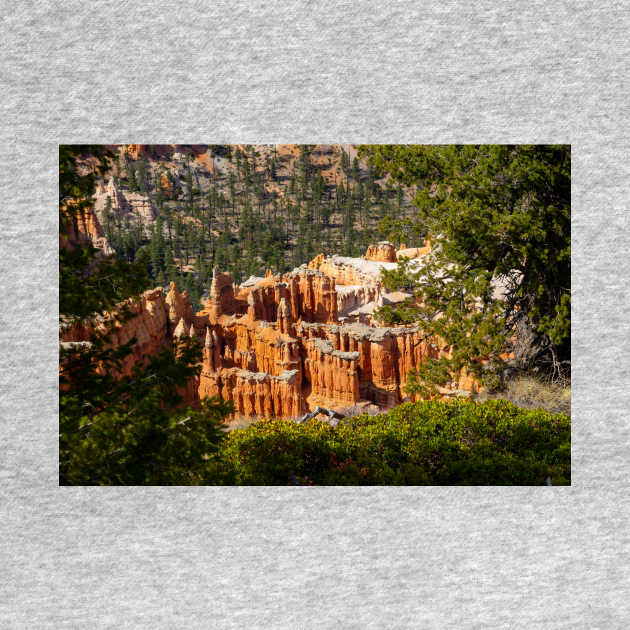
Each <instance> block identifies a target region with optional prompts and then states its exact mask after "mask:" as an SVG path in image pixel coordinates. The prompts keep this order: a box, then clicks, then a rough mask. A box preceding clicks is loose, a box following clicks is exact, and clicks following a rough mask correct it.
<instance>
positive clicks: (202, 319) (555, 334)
mask: <svg viewBox="0 0 630 630" xmlns="http://www.w3.org/2000/svg"><path fill="white" fill-rule="evenodd" d="M59 483H60V485H131V486H138V485H158V486H161V485H228V486H235V485H270V486H271V485H289V486H302V485H305V486H320V485H332V486H338V485H412V486H415V485H429V486H438V485H439V486H443V485H477V486H487V485H521V486H523V485H525V486H531V485H543V486H544V485H547V486H549V485H570V484H571V147H570V145H470V144H466V145H422V144H415V145H414V144H409V145H380V144H379V145H376V144H374V145H361V144H356V145H355V144H310V145H306V144H277V145H270V144H268V145H263V144H258V145H256V144H232V145H219V144H198V145H172V144H154V145H152V144H125V145H78V144H62V145H59Z"/></svg>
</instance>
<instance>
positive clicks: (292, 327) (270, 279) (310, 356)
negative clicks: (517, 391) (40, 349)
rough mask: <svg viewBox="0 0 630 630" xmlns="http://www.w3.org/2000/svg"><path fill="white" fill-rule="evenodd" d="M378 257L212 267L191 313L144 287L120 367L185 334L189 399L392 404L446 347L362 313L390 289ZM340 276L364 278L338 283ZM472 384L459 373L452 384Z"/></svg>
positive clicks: (119, 338)
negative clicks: (277, 270) (416, 370)
mask: <svg viewBox="0 0 630 630" xmlns="http://www.w3.org/2000/svg"><path fill="white" fill-rule="evenodd" d="M375 264H377V263H376V262H375V261H367V260H365V259H350V258H344V259H342V258H340V257H334V256H333V257H330V258H324V257H321V256H320V257H318V258H317V259H315V260H314V261H312V263H311V265H309V266H306V265H304V266H302V267H298V268H296V269H294V270H293V271H292V272H290V273H286V274H282V275H276V276H274V275H272V274H271V273H268V274H267V275H266V276H265V277H264V278H252V279H250V281H248V282H246V283H244V284H243V285H241V286H240V287H239V286H234V284H233V282H232V278H231V276H230V275H229V274H227V273H222V272H220V271H219V270H218V269H215V270H214V272H213V279H212V285H211V287H210V295H209V299H208V300H207V302H206V305H205V308H204V309H202V310H201V311H199V312H198V313H193V311H192V308H191V305H190V300H189V297H188V295H187V293H186V292H184V293H180V292H179V291H178V290H177V288H176V287H175V285H174V284H171V286H170V290H169V291H168V294H166V295H165V294H164V291H163V290H162V289H161V288H158V289H154V290H152V291H147V292H146V293H144V294H143V295H142V296H141V298H140V299H139V300H137V301H135V302H129V303H128V304H127V306H128V307H129V308H130V309H131V311H132V313H133V314H134V315H135V316H134V317H132V318H130V319H127V320H125V321H124V322H122V323H120V324H116V328H115V331H114V336H113V343H114V344H122V343H125V342H127V341H129V340H130V339H132V338H133V337H135V338H136V343H135V346H134V353H133V355H132V356H130V357H128V359H127V361H126V362H125V364H124V366H123V370H122V373H123V374H129V373H130V371H131V369H132V367H133V364H134V363H135V362H137V361H144V360H146V359H147V357H148V356H150V355H153V354H156V353H157V352H159V350H160V349H161V348H162V347H164V346H165V345H168V344H171V343H173V341H174V340H177V339H182V338H185V337H186V336H191V337H197V338H198V339H199V340H200V342H201V343H202V344H203V360H202V364H201V371H200V375H199V377H198V378H197V379H195V380H193V381H191V383H190V384H189V387H188V388H187V389H186V391H185V392H184V394H185V397H186V399H187V401H188V402H194V401H195V400H197V399H199V398H203V397H206V396H222V397H223V398H224V399H225V400H231V401H233V403H234V408H235V413H236V414H237V415H239V416H248V417H251V416H276V417H288V418H297V417H301V416H303V415H304V414H305V413H306V412H307V411H308V410H309V409H314V408H315V407H317V406H322V407H325V408H326V409H329V410H330V409H332V410H339V411H343V410H344V409H349V408H354V409H358V408H363V407H368V406H372V407H374V406H376V407H378V408H388V407H391V406H393V405H396V404H398V403H400V402H401V401H402V400H403V399H404V398H405V393H404V386H405V384H406V381H407V374H408V372H409V370H410V369H412V368H413V367H415V366H417V365H419V364H420V363H421V362H422V361H423V360H424V359H425V358H426V357H427V356H430V357H434V358H437V357H439V356H440V354H441V353H448V350H449V349H448V348H446V347H439V346H438V345H436V344H435V342H433V343H430V342H429V340H427V339H425V337H424V336H423V334H422V332H421V330H419V329H418V327H416V326H400V327H386V326H379V325H378V324H377V323H375V322H373V321H371V318H369V317H364V315H365V313H368V312H369V311H370V309H372V310H373V309H374V308H376V306H377V305H379V304H380V303H384V302H386V301H387V299H388V295H389V296H392V295H393V294H387V293H385V292H384V291H383V288H382V286H381V285H380V281H379V277H378V274H376V273H374V270H373V269H372V268H371V267H370V265H375ZM378 264H379V265H383V264H392V263H378ZM366 265H367V266H366ZM324 269H326V270H331V269H332V270H333V271H334V272H335V275H334V276H331V275H328V274H327V273H325V272H324V271H323V270H324ZM346 277H351V279H352V280H353V281H354V282H356V281H357V280H361V281H362V283H360V284H350V285H347V284H343V283H342V282H343V280H344V279H345V278H346ZM405 295H406V294H405ZM406 297H408V296H406ZM90 325H91V326H92V327H98V326H103V322H100V323H99V322H92V323H91V324H90ZM90 334H91V330H90V329H89V326H87V327H86V326H83V327H81V328H77V327H74V328H71V329H69V330H66V331H64V333H63V334H62V341H63V342H66V343H68V342H73V343H81V342H87V341H89V339H90ZM471 386H472V383H471V382H464V381H462V382H460V383H453V387H452V389H453V390H459V389H462V388H463V387H471Z"/></svg>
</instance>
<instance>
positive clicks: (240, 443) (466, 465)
mask: <svg viewBox="0 0 630 630" xmlns="http://www.w3.org/2000/svg"><path fill="white" fill-rule="evenodd" d="M570 433H571V425H570V420H569V418H567V417H566V416H563V415H560V414H558V415H552V414H550V413H548V412H545V411H539V410H536V411H531V410H528V411H526V410H523V409H519V408H518V407H516V406H515V405H513V404H512V403H509V402H507V401H503V400H493V401H488V402H485V403H482V404H479V403H474V402H469V401H450V402H434V401H431V402H428V401H425V402H421V403H405V404H403V405H400V406H399V407H397V408H395V409H393V410H392V411H390V412H388V413H386V414H382V415H379V416H372V417H370V416H358V417H356V418H352V419H349V420H348V421H347V422H343V423H341V424H339V425H337V426H335V427H331V426H330V425H328V424H326V423H324V422H318V421H315V420H311V421H309V422H308V423H306V424H297V423H294V422H292V421H287V420H263V421H259V422H257V423H255V424H253V425H251V426H249V427H248V428H247V429H241V430H237V431H233V432H232V433H230V436H229V438H228V440H226V441H225V442H224V443H223V445H222V446H221V449H220V458H221V459H223V460H224V462H225V466H226V467H227V468H231V469H232V473H231V474H232V475H233V482H234V483H237V484H246V485H258V484H261V485H263V484H264V485H273V484H279V485H282V484H292V483H293V484H300V485H301V484H318V485H319V484H323V485H454V484H466V485H541V484H545V482H546V479H547V477H550V478H551V482H552V483H553V484H555V485H563V484H569V483H570V481H571V448H570Z"/></svg>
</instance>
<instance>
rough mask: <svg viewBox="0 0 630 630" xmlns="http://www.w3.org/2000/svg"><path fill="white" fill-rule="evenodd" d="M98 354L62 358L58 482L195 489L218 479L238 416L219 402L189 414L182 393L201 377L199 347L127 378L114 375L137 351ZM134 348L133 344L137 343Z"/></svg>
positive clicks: (69, 352) (191, 345) (89, 350)
mask: <svg viewBox="0 0 630 630" xmlns="http://www.w3.org/2000/svg"><path fill="white" fill-rule="evenodd" d="M106 340H107V337H106V336H103V337H101V338H99V339H96V338H95V337H94V338H93V340H92V346H90V347H80V348H79V349H75V348H72V347H70V348H66V349H62V351H61V357H60V361H61V365H62V366H63V371H62V373H61V376H60V385H61V390H60V394H59V479H60V483H61V484H71V485H147V484H150V485H171V484H178V485H192V484H199V483H204V482H206V481H207V479H208V477H209V476H210V477H213V479H216V476H217V475H219V474H220V468H219V467H217V464H216V461H215V458H214V454H215V453H216V451H217V448H218V445H219V443H220V442H221V440H222V439H223V438H224V432H223V429H222V426H221V422H222V420H223V418H225V416H226V415H228V414H229V413H230V411H231V410H232V407H231V405H229V404H227V403H224V402H221V401H219V400H218V399H207V400H204V401H202V403H201V405H200V407H199V408H197V409H192V408H191V407H189V406H186V407H183V406H182V402H183V398H182V394H181V392H182V391H183V390H184V388H185V387H186V385H187V383H188V382H189V381H190V380H191V379H192V378H194V377H195V376H196V375H198V373H199V366H198V363H199V361H200V359H201V347H200V344H199V342H198V341H197V340H191V339H187V340H186V342H185V343H184V344H181V345H180V346H179V347H178V348H177V349H176V351H174V350H173V349H170V348H165V349H164V350H162V352H161V353H160V354H158V355H156V356H154V357H152V358H151V359H150V361H149V362H148V364H147V365H137V366H136V367H135V369H134V371H133V374H132V375H131V377H129V378H117V377H116V376H115V372H116V368H117V367H119V366H120V361H121V360H122V359H123V358H124V356H126V355H127V354H128V352H129V351H130V350H131V345H130V344H127V345H126V346H123V347H118V348H116V349H113V350H112V349H109V348H108V347H107V346H106V345H105V343H106ZM133 341H135V340H132V343H133Z"/></svg>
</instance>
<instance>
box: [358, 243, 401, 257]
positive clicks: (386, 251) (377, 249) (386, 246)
mask: <svg viewBox="0 0 630 630" xmlns="http://www.w3.org/2000/svg"><path fill="white" fill-rule="evenodd" d="M365 258H366V259H367V260H374V261H376V262H396V249H395V248H394V246H393V245H392V244H391V243H390V242H389V241H381V242H380V243H377V244H376V245H370V246H369V247H368V249H367V252H366V254H365Z"/></svg>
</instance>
